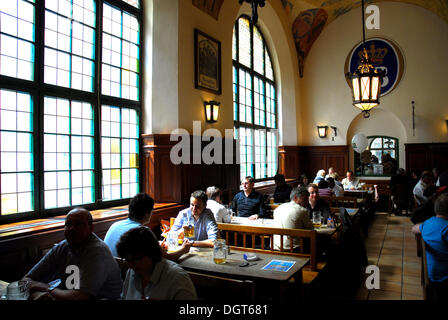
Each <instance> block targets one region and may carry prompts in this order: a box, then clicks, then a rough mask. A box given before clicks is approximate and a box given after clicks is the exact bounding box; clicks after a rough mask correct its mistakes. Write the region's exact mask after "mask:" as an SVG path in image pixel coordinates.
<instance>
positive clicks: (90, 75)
mask: <svg viewBox="0 0 448 320" xmlns="http://www.w3.org/2000/svg"><path fill="white" fill-rule="evenodd" d="M95 27H96V21H95V1H94V0H85V1H73V3H72V1H66V0H58V1H56V0H51V1H50V0H47V1H45V36H44V37H45V52H44V81H45V83H48V84H53V85H57V86H62V87H67V88H73V89H78V90H83V91H88V92H93V89H94V87H93V83H94V72H95V70H94V69H95V62H94V59H95Z"/></svg>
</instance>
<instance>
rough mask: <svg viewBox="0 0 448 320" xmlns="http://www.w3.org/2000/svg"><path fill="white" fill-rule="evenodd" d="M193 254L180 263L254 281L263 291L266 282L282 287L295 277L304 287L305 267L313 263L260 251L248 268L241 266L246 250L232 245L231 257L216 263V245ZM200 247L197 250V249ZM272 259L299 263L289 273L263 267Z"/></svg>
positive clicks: (205, 271)
mask: <svg viewBox="0 0 448 320" xmlns="http://www.w3.org/2000/svg"><path fill="white" fill-rule="evenodd" d="M194 249H195V250H190V252H189V253H187V254H184V255H182V256H181V257H180V258H179V261H178V262H179V265H180V266H181V267H182V268H184V269H185V270H187V271H192V272H198V273H205V274H210V275H214V276H220V277H228V278H232V279H238V280H251V281H254V283H255V292H257V290H261V289H262V288H263V285H264V284H265V283H266V281H270V282H272V281H274V282H275V283H277V284H278V285H279V286H280V287H281V288H283V289H284V288H285V286H286V285H287V284H288V280H290V279H292V278H294V284H295V285H296V286H298V288H299V289H298V290H302V268H303V267H304V266H305V265H306V264H307V263H308V262H309V259H308V258H304V257H297V256H288V255H282V254H269V253H257V255H258V256H259V258H260V259H259V260H257V261H254V262H250V265H249V266H247V267H240V266H239V265H240V264H241V263H243V262H244V261H245V260H244V258H243V255H244V253H248V252H247V251H244V250H238V249H234V248H232V250H231V252H230V254H229V255H228V256H227V260H226V263H224V264H215V263H214V262H213V249H212V248H194ZM196 249H197V250H196ZM271 260H282V261H292V262H295V263H294V265H293V266H292V267H291V269H289V270H288V271H287V272H283V271H275V270H263V267H264V266H265V265H267V264H268V263H269V262H270V261H271Z"/></svg>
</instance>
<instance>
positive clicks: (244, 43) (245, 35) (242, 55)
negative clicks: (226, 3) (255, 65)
mask: <svg viewBox="0 0 448 320" xmlns="http://www.w3.org/2000/svg"><path fill="white" fill-rule="evenodd" d="M238 32H239V34H238V36H239V41H238V43H239V44H240V45H239V47H238V56H239V63H241V64H243V65H245V66H246V67H249V68H250V67H252V64H251V55H252V51H251V47H250V41H251V40H250V39H251V36H250V26H249V20H247V19H238Z"/></svg>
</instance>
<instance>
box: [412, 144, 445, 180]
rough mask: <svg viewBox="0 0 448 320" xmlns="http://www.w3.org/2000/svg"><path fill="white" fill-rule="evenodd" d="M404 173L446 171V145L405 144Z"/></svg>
mask: <svg viewBox="0 0 448 320" xmlns="http://www.w3.org/2000/svg"><path fill="white" fill-rule="evenodd" d="M405 153H406V160H405V161H406V171H407V172H408V173H411V172H412V171H413V170H418V171H420V172H421V171H422V170H426V169H429V170H431V169H432V168H438V169H439V170H440V172H443V171H444V170H448V143H407V144H405Z"/></svg>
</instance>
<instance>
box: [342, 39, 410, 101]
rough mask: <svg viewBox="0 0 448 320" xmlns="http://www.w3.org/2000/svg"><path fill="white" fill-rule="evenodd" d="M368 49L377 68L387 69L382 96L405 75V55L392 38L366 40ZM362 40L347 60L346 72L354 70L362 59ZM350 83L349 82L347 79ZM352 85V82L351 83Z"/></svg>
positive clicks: (382, 86)
mask: <svg viewBox="0 0 448 320" xmlns="http://www.w3.org/2000/svg"><path fill="white" fill-rule="evenodd" d="M365 46H366V50H367V53H368V54H369V57H370V58H371V59H372V64H373V66H374V67H375V68H377V69H380V70H385V71H386V75H385V76H384V78H383V79H382V81H381V96H384V95H386V94H388V93H389V92H392V90H393V89H394V88H395V87H396V86H397V84H398V83H399V82H400V80H401V76H402V75H403V55H402V54H401V51H400V49H399V48H398V46H397V45H395V44H394V43H393V42H392V41H390V40H385V39H380V38H371V39H368V40H366V45H365ZM361 54H362V42H361V43H359V44H358V45H356V46H355V47H354V48H353V49H352V50H351V51H350V54H349V55H348V57H347V59H346V61H345V68H344V69H345V70H344V71H345V72H344V73H345V74H346V73H347V71H350V72H354V71H355V70H356V69H357V68H358V66H359V64H360V61H361ZM347 83H348V84H349V82H348V81H347ZM349 85H350V84H349Z"/></svg>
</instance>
